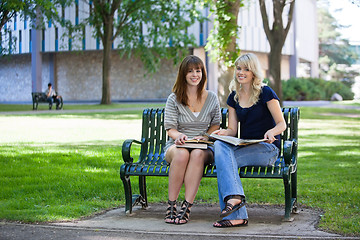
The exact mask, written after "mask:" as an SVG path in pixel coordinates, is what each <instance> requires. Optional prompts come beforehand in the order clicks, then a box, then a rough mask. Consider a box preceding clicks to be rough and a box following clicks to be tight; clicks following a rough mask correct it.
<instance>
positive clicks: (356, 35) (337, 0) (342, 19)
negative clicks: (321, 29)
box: [329, 0, 360, 44]
mask: <svg viewBox="0 0 360 240" xmlns="http://www.w3.org/2000/svg"><path fill="white" fill-rule="evenodd" d="M355 1H356V2H357V3H358V4H352V3H351V1H350V0H329V3H330V6H329V12H330V13H331V15H332V16H333V17H334V18H335V19H337V21H338V23H339V24H341V25H346V26H348V25H349V26H350V27H348V28H346V29H342V30H339V32H340V33H341V34H342V38H344V39H348V40H349V41H350V42H354V41H355V42H357V43H358V44H360V21H359V20H360V1H359V0H355ZM336 9H342V10H341V11H335V10H336Z"/></svg>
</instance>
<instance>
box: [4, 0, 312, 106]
mask: <svg viewBox="0 0 360 240" xmlns="http://www.w3.org/2000/svg"><path fill="white" fill-rule="evenodd" d="M267 2H268V6H269V7H271V5H272V4H271V0H268V1H267ZM76 3H77V4H76V5H75V6H72V7H69V8H65V9H60V11H59V12H61V14H62V15H63V17H64V18H66V19H69V20H71V21H72V23H73V24H76V23H78V22H81V21H82V18H84V17H86V13H87V12H88V9H89V8H90V7H91V6H89V4H87V3H85V1H81V0H78V1H76ZM202 12H203V14H204V16H207V15H208V14H209V13H208V9H203V10H202ZM268 12H269V13H271V12H272V9H269V11H268ZM316 19H317V18H316V0H301V1H296V6H295V13H294V18H293V23H292V25H291V29H290V31H289V34H288V36H287V40H286V42H285V45H284V47H283V59H282V78H283V79H288V78H290V77H293V76H295V77H310V76H311V77H317V76H318V40H317V39H318V38H317V24H316ZM270 20H271V19H270ZM238 23H239V25H240V26H241V32H240V36H239V40H238V44H239V46H240V49H241V51H242V53H245V52H253V53H255V54H256V55H257V56H258V57H259V58H260V60H261V64H262V67H263V70H264V73H266V70H267V69H268V60H267V54H268V53H269V51H270V47H269V43H268V41H267V38H266V35H265V32H264V30H263V25H262V19H261V13H260V7H259V5H258V1H255V0H249V1H246V5H245V7H242V8H241V9H240V12H239V21H238ZM29 25H30V24H29V22H28V20H25V21H22V20H20V19H18V18H16V17H15V18H13V19H12V21H11V22H8V23H7V24H6V26H5V27H6V28H8V29H11V35H12V37H14V38H16V39H17V41H16V48H15V49H13V50H12V54H11V55H10V56H8V57H3V58H0V84H1V86H2V87H1V88H0V102H24V101H25V102H27V101H31V92H36V91H38V92H40V91H45V89H46V87H47V84H48V83H49V82H51V83H53V85H54V86H55V89H56V90H57V91H58V93H59V94H60V95H62V96H63V98H64V100H65V102H66V101H100V99H101V94H102V51H101V50H102V45H101V41H99V39H96V38H94V37H93V36H92V29H91V26H86V28H85V30H84V33H83V34H84V37H83V38H82V39H81V40H78V41H72V39H68V38H63V37H62V35H63V32H64V31H65V29H62V28H57V27H56V26H55V25H54V24H53V23H51V22H48V23H47V26H46V28H45V29H44V30H36V29H29ZM211 28H212V23H211V22H204V23H195V24H194V25H193V26H191V27H190V28H189V29H188V34H193V35H194V36H195V38H196V44H197V45H196V46H194V48H193V50H192V54H195V55H197V56H199V57H200V58H202V59H203V60H204V62H205V63H206V66H207V70H208V78H209V82H208V89H210V90H212V91H214V92H217V91H218V85H217V81H218V79H217V77H218V72H219V71H218V68H219V66H218V64H217V63H212V62H210V61H209V59H208V57H207V53H206V52H205V50H204V46H205V44H206V39H207V36H208V35H209V32H210V30H211ZM116 41H117V40H115V42H114V46H116V45H117V44H116ZM111 57H112V67H111V96H112V100H113V101H118V100H119V101H141V100H163V99H166V97H167V96H168V95H169V94H170V92H171V89H172V86H173V83H174V82H175V79H176V74H177V66H174V65H173V64H172V61H167V60H163V62H162V64H161V70H160V72H161V73H159V74H158V73H156V74H146V72H145V70H144V67H143V64H142V63H141V61H140V59H138V58H136V57H132V58H130V59H128V58H126V57H125V58H120V55H119V54H118V53H117V51H116V49H114V50H113V52H112V56H111Z"/></svg>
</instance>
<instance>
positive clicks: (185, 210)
mask: <svg viewBox="0 0 360 240" xmlns="http://www.w3.org/2000/svg"><path fill="white" fill-rule="evenodd" d="M192 205H193V204H192V203H189V202H188V201H186V200H184V201H183V203H182V204H181V210H180V212H179V214H178V215H177V216H176V219H178V221H177V222H176V221H175V222H174V223H175V224H185V223H187V222H188V221H189V215H190V209H189V208H191V207H192ZM180 221H184V222H180Z"/></svg>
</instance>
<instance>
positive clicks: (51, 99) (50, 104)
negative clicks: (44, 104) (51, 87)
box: [47, 97, 60, 107]
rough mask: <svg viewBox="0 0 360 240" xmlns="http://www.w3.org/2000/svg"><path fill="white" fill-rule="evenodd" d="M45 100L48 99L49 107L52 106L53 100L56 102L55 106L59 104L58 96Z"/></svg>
mask: <svg viewBox="0 0 360 240" xmlns="http://www.w3.org/2000/svg"><path fill="white" fill-rule="evenodd" d="M47 101H48V103H49V106H50V107H52V105H53V102H55V103H56V107H58V106H59V105H60V99H59V98H54V97H48V98H47Z"/></svg>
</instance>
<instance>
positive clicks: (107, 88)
mask: <svg viewBox="0 0 360 240" xmlns="http://www.w3.org/2000/svg"><path fill="white" fill-rule="evenodd" d="M112 29H113V25H112V24H110V23H107V24H104V39H103V45H104V49H103V71H102V78H103V86H102V98H101V104H111V84H110V70H111V44H112V41H111V39H112V33H113V30H112Z"/></svg>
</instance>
